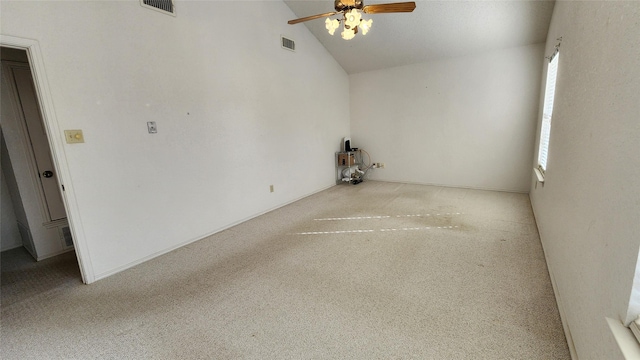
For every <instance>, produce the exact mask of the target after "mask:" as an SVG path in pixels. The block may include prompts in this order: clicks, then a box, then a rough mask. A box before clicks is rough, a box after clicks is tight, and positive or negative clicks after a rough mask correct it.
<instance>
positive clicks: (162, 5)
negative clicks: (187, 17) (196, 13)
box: [140, 0, 176, 16]
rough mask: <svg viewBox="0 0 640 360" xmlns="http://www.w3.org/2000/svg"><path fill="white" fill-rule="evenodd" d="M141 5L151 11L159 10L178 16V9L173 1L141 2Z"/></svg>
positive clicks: (149, 0)
mask: <svg viewBox="0 0 640 360" xmlns="http://www.w3.org/2000/svg"><path fill="white" fill-rule="evenodd" d="M140 5H142V6H143V7H146V8H149V9H153V10H158V11H160V12H163V13H165V14H169V15H173V16H176V12H175V10H176V9H175V7H174V6H173V0H140Z"/></svg>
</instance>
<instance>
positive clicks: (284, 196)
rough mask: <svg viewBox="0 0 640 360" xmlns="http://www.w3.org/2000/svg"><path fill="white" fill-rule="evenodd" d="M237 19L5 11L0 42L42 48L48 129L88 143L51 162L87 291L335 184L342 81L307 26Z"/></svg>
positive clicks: (265, 16)
mask: <svg viewBox="0 0 640 360" xmlns="http://www.w3.org/2000/svg"><path fill="white" fill-rule="evenodd" d="M241 9H242V12H241V14H242V17H241V18H239V17H238V16H236V15H237V11H238V6H237V2H232V1H224V2H218V1H215V2H190V1H185V2H183V1H179V2H177V16H176V17H171V16H168V15H165V14H161V13H158V12H156V11H151V10H147V9H144V8H142V7H141V6H140V3H139V2H138V1H127V2H122V1H105V2H71V3H68V2H21V1H20V2H13V1H2V3H1V4H0V10H1V11H2V28H1V30H2V34H3V35H11V36H17V37H24V38H30V39H36V40H38V42H39V46H40V49H41V51H42V58H43V61H44V65H45V68H46V75H47V80H48V84H49V88H50V92H51V96H52V101H53V104H54V106H55V119H56V120H55V121H57V122H58V124H59V128H60V129H61V130H62V129H82V130H83V131H84V136H85V141H86V142H85V143H84V144H74V145H69V144H65V145H62V146H60V148H59V149H54V150H56V154H57V157H58V158H61V157H64V160H65V161H64V162H63V163H66V164H68V174H69V177H68V178H63V179H61V182H63V183H64V185H65V188H66V189H67V192H71V193H72V194H73V198H74V199H75V201H74V202H72V203H71V204H68V205H69V206H73V207H75V208H76V209H77V210H78V213H79V214H80V216H78V217H77V218H75V219H72V220H73V221H74V222H75V223H76V224H75V225H76V226H74V227H75V228H79V227H81V228H82V230H83V231H82V234H76V239H77V240H80V241H83V242H84V244H85V245H86V249H87V252H88V254H89V259H84V260H86V263H87V264H88V265H87V266H88V267H90V270H91V272H92V273H93V277H94V278H95V279H99V278H101V277H104V276H108V275H109V274H111V273H113V272H115V271H119V270H122V269H124V268H127V267H129V266H132V265H133V264H136V263H137V262H139V261H141V260H144V259H148V258H150V257H153V256H155V255H158V254H161V253H163V252H165V251H167V250H170V249H172V248H175V247H177V246H180V245H182V244H185V243H188V242H190V241H193V240H196V239H199V238H201V237H203V236H205V235H207V234H210V233H213V232H215V231H218V230H220V229H223V228H225V227H228V226H230V225H232V224H234V223H237V222H239V221H242V220H244V219H247V218H249V217H252V216H255V215H257V214H259V213H262V212H264V211H267V210H269V209H273V208H275V207H278V206H281V205H283V204H285V203H287V202H290V201H293V200H295V199H298V198H300V197H303V196H305V195H308V194H311V193H313V192H316V191H318V190H321V189H323V188H326V187H329V186H331V185H333V184H334V183H335V180H334V174H335V170H334V155H333V154H334V152H335V151H337V150H338V149H339V144H340V139H341V138H342V136H344V134H346V133H348V131H349V105H348V104H349V94H348V87H349V82H348V81H349V79H348V77H347V75H346V73H345V72H344V71H343V70H342V68H341V67H340V66H339V65H338V64H337V63H336V62H335V60H333V58H331V56H330V55H329V54H328V53H327V51H326V50H325V49H324V47H322V46H321V45H320V44H319V43H318V42H317V40H316V39H315V38H314V37H313V36H312V35H311V34H310V33H309V32H308V31H307V29H306V28H305V27H304V26H290V25H287V24H286V22H287V20H288V19H290V18H292V17H293V16H294V15H293V13H292V12H291V11H290V10H289V8H288V7H287V6H286V5H285V4H284V3H282V2H271V1H270V2H262V1H255V2H243V5H242V7H241ZM281 34H283V35H286V36H288V37H291V38H293V39H294V40H296V47H297V51H296V52H290V51H287V50H283V49H281V47H280V35H281ZM329 105H330V106H329ZM147 121H156V122H157V126H158V134H154V135H150V134H148V133H147V126H146V122H147ZM60 132H61V133H58V134H52V136H57V137H63V136H64V135H63V134H62V131H60ZM58 143H61V142H60V141H58ZM53 144H56V142H55V141H54V142H53ZM55 146H56V145H54V147H55ZM63 173H64V171H63ZM271 184H273V185H275V192H274V193H270V192H269V185H271ZM72 225H73V224H72ZM78 235H79V236H78ZM89 280H90V281H91V279H89Z"/></svg>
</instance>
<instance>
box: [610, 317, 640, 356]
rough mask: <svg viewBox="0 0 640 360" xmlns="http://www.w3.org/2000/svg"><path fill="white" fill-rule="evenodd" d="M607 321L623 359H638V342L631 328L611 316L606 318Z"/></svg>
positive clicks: (639, 352) (639, 350)
mask: <svg viewBox="0 0 640 360" xmlns="http://www.w3.org/2000/svg"><path fill="white" fill-rule="evenodd" d="M606 319H607V322H608V323H609V328H610V329H611V333H612V334H613V337H614V339H616V342H617V343H618V346H619V347H620V351H621V352H622V355H623V356H624V358H625V359H627V360H631V359H640V343H638V340H636V337H635V336H634V335H633V332H631V329H629V328H628V327H626V326H624V325H623V324H622V323H621V322H620V321H618V320H614V319H611V318H606Z"/></svg>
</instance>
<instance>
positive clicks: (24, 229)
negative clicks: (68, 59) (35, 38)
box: [0, 47, 74, 261]
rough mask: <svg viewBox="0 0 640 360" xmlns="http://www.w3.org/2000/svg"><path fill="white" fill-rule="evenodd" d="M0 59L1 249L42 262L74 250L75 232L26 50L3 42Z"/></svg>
mask: <svg viewBox="0 0 640 360" xmlns="http://www.w3.org/2000/svg"><path fill="white" fill-rule="evenodd" d="M0 58H1V62H2V86H1V93H2V94H1V95H2V107H1V121H0V134H1V138H2V149H1V150H2V194H3V196H2V199H1V200H0V201H1V202H2V214H3V216H2V243H1V245H2V251H6V250H9V249H14V248H18V247H24V248H25V249H26V250H27V251H28V252H29V254H31V256H32V257H33V258H34V259H35V260H37V261H40V260H43V259H46V258H50V257H53V256H56V255H60V254H62V253H65V252H69V251H73V250H74V243H73V239H72V235H71V234H72V232H71V230H70V228H69V221H68V218H67V214H66V210H65V205H64V202H63V198H62V189H63V188H62V186H61V184H60V182H59V181H58V176H57V174H56V170H55V168H54V166H53V157H52V154H51V147H50V144H49V142H48V137H47V133H46V131H45V126H44V123H43V119H42V111H41V107H40V104H39V101H38V96H37V91H36V86H35V82H34V79H33V77H32V71H31V67H30V64H29V58H28V55H27V52H26V50H22V49H14V48H8V47H1V48H0Z"/></svg>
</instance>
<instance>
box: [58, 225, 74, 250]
mask: <svg viewBox="0 0 640 360" xmlns="http://www.w3.org/2000/svg"><path fill="white" fill-rule="evenodd" d="M60 230H61V231H62V238H63V239H64V244H65V245H66V246H68V247H72V246H73V237H71V229H69V227H68V226H65V227H63V228H62V229H60Z"/></svg>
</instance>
